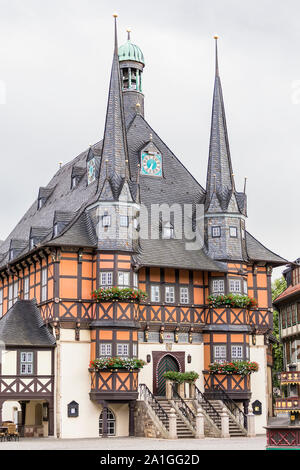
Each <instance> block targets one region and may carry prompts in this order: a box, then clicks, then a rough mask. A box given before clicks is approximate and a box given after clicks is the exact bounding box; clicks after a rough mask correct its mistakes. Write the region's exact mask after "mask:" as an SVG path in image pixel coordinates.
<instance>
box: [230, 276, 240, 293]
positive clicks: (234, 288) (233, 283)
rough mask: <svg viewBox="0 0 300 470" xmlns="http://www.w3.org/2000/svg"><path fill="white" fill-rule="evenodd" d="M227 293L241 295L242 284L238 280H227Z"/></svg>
mask: <svg viewBox="0 0 300 470" xmlns="http://www.w3.org/2000/svg"><path fill="white" fill-rule="evenodd" d="M229 292H231V293H232V294H241V293H242V283H241V280H240V279H229Z"/></svg>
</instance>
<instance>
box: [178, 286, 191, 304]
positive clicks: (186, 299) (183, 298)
mask: <svg viewBox="0 0 300 470" xmlns="http://www.w3.org/2000/svg"><path fill="white" fill-rule="evenodd" d="M189 294H190V293H189V288H188V287H180V303H181V304H189V303H190V295H189Z"/></svg>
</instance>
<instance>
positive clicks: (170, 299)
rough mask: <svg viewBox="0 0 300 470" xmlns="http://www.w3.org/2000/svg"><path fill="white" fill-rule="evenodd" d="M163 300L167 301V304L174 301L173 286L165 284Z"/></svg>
mask: <svg viewBox="0 0 300 470" xmlns="http://www.w3.org/2000/svg"><path fill="white" fill-rule="evenodd" d="M165 302H167V303H169V304H173V303H174V302H175V287H173V286H166V290H165Z"/></svg>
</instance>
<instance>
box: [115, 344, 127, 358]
mask: <svg viewBox="0 0 300 470" xmlns="http://www.w3.org/2000/svg"><path fill="white" fill-rule="evenodd" d="M117 356H122V357H126V356H129V344H128V343H118V344H117Z"/></svg>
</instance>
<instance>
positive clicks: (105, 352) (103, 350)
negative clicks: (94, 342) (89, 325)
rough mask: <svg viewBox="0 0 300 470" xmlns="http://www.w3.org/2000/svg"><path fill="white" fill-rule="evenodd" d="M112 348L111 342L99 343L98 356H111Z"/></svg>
mask: <svg viewBox="0 0 300 470" xmlns="http://www.w3.org/2000/svg"><path fill="white" fill-rule="evenodd" d="M111 354H112V348H111V343H101V344H100V356H111Z"/></svg>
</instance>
